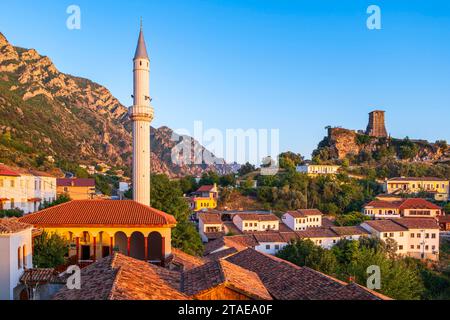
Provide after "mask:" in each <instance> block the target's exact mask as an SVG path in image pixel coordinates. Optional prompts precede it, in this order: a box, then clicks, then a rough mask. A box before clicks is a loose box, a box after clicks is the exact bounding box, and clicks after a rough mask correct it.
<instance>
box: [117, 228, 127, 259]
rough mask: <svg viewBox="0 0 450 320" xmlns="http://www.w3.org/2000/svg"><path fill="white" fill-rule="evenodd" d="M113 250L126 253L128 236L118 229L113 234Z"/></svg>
mask: <svg viewBox="0 0 450 320" xmlns="http://www.w3.org/2000/svg"><path fill="white" fill-rule="evenodd" d="M114 243H115V245H114V250H115V251H117V252H120V253H122V254H124V255H128V237H127V235H126V234H125V233H124V232H122V231H119V232H117V233H116V234H115V235H114Z"/></svg>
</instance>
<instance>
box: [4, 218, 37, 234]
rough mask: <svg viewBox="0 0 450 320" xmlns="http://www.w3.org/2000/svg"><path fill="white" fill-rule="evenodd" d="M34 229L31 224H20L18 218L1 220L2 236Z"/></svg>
mask: <svg viewBox="0 0 450 320" xmlns="http://www.w3.org/2000/svg"><path fill="white" fill-rule="evenodd" d="M32 228H33V226H32V225H31V224H28V223H23V222H20V221H18V220H17V219H16V218H2V219H0V234H12V233H16V232H21V231H24V230H27V229H32Z"/></svg>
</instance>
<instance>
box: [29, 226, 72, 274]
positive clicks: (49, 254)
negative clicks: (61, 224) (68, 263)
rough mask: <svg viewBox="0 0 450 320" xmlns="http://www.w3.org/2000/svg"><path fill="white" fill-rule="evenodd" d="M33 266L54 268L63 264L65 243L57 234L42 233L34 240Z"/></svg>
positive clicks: (66, 249) (65, 250) (66, 246)
mask: <svg viewBox="0 0 450 320" xmlns="http://www.w3.org/2000/svg"><path fill="white" fill-rule="evenodd" d="M33 248H34V249H33V250H34V251H33V264H34V265H35V266H36V267H37V268H56V267H58V266H60V265H63V264H64V263H65V256H66V255H67V254H68V243H67V241H66V240H65V239H64V238H63V237H61V236H60V235H58V234H57V233H51V234H49V233H47V232H45V231H44V232H43V233H42V234H41V235H40V236H38V237H36V238H34V245H33Z"/></svg>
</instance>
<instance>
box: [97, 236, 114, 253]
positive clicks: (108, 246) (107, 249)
mask: <svg viewBox="0 0 450 320" xmlns="http://www.w3.org/2000/svg"><path fill="white" fill-rule="evenodd" d="M99 237H100V239H99V244H100V245H101V247H100V248H101V249H100V250H101V257H102V258H104V257H107V256H109V255H111V253H112V251H113V250H112V249H113V248H112V241H111V235H110V234H109V233H108V232H105V231H102V232H100V233H99Z"/></svg>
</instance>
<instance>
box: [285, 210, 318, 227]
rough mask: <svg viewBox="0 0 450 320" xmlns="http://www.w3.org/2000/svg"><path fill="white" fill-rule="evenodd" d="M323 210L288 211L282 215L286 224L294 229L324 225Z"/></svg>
mask: <svg viewBox="0 0 450 320" xmlns="http://www.w3.org/2000/svg"><path fill="white" fill-rule="evenodd" d="M322 216H323V214H322V212H320V211H319V210H317V209H299V210H295V211H288V212H286V213H285V214H283V216H282V217H281V219H282V221H283V223H284V224H286V225H287V226H288V227H289V228H291V229H292V230H294V231H300V230H306V229H308V228H319V227H321V226H322Z"/></svg>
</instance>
